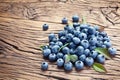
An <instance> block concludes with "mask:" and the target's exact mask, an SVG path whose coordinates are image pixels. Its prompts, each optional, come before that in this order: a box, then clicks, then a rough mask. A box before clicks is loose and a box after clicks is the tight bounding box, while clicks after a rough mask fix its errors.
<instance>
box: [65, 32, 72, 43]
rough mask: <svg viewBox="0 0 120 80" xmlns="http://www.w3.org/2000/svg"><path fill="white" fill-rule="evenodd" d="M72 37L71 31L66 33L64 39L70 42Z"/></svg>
mask: <svg viewBox="0 0 120 80" xmlns="http://www.w3.org/2000/svg"><path fill="white" fill-rule="evenodd" d="M72 38H73V35H72V34H71V33H68V34H66V41H67V42H71V41H72Z"/></svg>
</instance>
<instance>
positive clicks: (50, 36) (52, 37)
mask: <svg viewBox="0 0 120 80" xmlns="http://www.w3.org/2000/svg"><path fill="white" fill-rule="evenodd" d="M48 38H49V41H52V40H53V39H54V38H55V34H54V33H51V34H49V36H48Z"/></svg>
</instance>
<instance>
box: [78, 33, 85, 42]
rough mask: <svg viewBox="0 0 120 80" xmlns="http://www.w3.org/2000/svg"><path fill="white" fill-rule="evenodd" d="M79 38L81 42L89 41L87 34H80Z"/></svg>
mask: <svg viewBox="0 0 120 80" xmlns="http://www.w3.org/2000/svg"><path fill="white" fill-rule="evenodd" d="M79 38H80V40H83V39H87V34H85V33H80V34H79Z"/></svg>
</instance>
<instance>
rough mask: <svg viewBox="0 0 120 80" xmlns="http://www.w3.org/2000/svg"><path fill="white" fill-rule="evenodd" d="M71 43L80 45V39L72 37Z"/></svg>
mask: <svg viewBox="0 0 120 80" xmlns="http://www.w3.org/2000/svg"><path fill="white" fill-rule="evenodd" d="M73 43H74V44H76V45H78V44H79V43H80V39H79V38H77V37H74V38H73Z"/></svg>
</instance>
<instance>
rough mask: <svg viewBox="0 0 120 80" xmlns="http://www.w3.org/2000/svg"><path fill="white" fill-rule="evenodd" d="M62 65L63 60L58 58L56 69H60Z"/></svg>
mask: <svg viewBox="0 0 120 80" xmlns="http://www.w3.org/2000/svg"><path fill="white" fill-rule="evenodd" d="M63 65H64V60H63V59H62V58H59V59H58V60H57V66H58V67H62V66H63Z"/></svg>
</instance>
